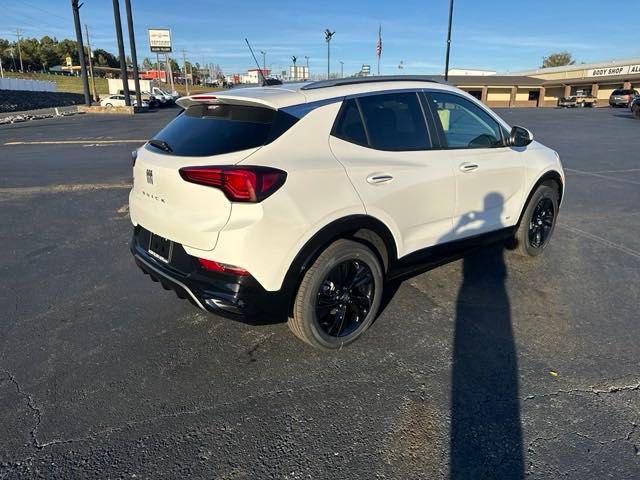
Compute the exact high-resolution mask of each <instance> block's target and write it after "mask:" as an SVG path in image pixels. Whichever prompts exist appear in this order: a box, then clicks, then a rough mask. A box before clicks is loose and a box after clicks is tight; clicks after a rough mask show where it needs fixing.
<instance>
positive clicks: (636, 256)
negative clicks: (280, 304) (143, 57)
mask: <svg viewBox="0 0 640 480" xmlns="http://www.w3.org/2000/svg"><path fill="white" fill-rule="evenodd" d="M175 113H176V110H163V111H159V112H156V113H149V114H144V115H139V116H135V117H125V116H117V115H114V116H89V115H83V116H73V117H68V118H63V119H50V120H41V121H34V122H28V123H20V124H15V125H8V126H3V127H0V168H1V170H2V174H1V175H0V223H1V225H2V228H1V229H0V243H1V244H2V246H3V248H2V249H0V278H1V280H0V311H1V312H3V314H2V317H1V318H0V332H1V335H0V478H2V479H4V478H7V479H8V478H32V477H46V478H125V477H126V478H149V479H151V478H153V479H158V478H188V477H193V478H210V479H214V478H215V479H244V478H247V479H249V478H251V479H253V478H286V479H303V478H305V479H306V478H309V479H323V478H327V479H336V478H350V479H353V478H363V479H372V478H398V479H413V478H415V479H418V478H420V479H438V478H454V479H476V478H499V479H517V478H523V477H524V476H526V477H527V478H533V479H558V478H569V479H603V478H614V479H631V478H640V428H639V426H638V425H639V424H640V370H639V358H640V357H639V351H640V349H639V345H640V331H639V329H638V319H639V317H638V312H639V310H640V208H639V205H640V153H639V152H638V149H637V147H636V142H635V139H636V138H637V136H638V133H639V132H640V121H635V120H633V119H632V118H631V116H630V114H629V113H628V111H627V110H611V109H607V108H604V109H597V110H591V109H580V110H556V109H540V110H536V109H514V110H502V111H500V112H499V113H500V114H501V115H502V116H503V117H504V118H505V119H506V120H507V121H508V122H510V123H511V124H519V125H523V126H525V127H528V128H530V129H531V130H532V131H533V132H534V135H535V136H536V139H538V140H540V141H542V142H543V143H545V144H547V145H548V146H550V147H553V148H555V149H556V150H558V152H559V153H560V155H561V157H562V159H563V162H564V165H565V167H566V173H567V189H566V196H565V201H564V206H563V210H562V211H561V215H560V218H559V225H558V228H557V229H556V232H555V234H554V238H553V240H552V243H551V245H550V247H549V249H548V250H547V252H546V254H545V255H544V257H543V258H540V259H537V260H534V261H526V260H521V259H519V258H517V257H514V256H513V255H512V254H510V252H503V251H502V250H501V249H489V250H487V251H485V252H481V253H476V254H474V255H471V256H469V257H467V258H465V259H463V260H459V261H456V262H453V263H450V264H447V265H445V266H443V267H440V268H437V269H434V270H431V271H429V272H427V273H424V274H422V275H420V276H417V277H414V278H412V279H409V280H407V281H405V282H404V283H402V284H401V285H399V286H398V287H397V291H395V294H394V295H393V296H392V297H391V299H390V301H389V304H388V306H387V307H386V309H385V310H384V312H383V313H382V315H381V316H380V318H379V319H378V320H377V321H376V323H375V324H374V325H373V327H372V328H371V329H370V330H369V332H368V333H367V334H366V335H365V336H364V338H362V339H361V340H360V341H358V342H357V343H355V344H353V345H352V346H350V347H349V348H347V349H345V350H342V351H339V352H333V353H326V352H320V351H316V350H313V349H312V348H310V347H308V346H306V345H305V344H303V343H301V342H300V341H298V340H296V339H295V338H294V337H293V336H292V335H291V334H290V333H289V331H288V329H287V326H286V325H285V324H276V325H266V326H249V325H244V324H240V323H235V322H231V321H229V320H225V319H222V318H219V317H216V316H213V315H209V314H205V313H203V312H200V311H198V310H197V309H195V308H194V307H193V306H191V305H190V304H189V303H187V302H185V301H180V300H178V299H177V298H176V296H175V295H174V294H173V293H172V292H166V291H164V290H162V289H161V288H160V287H159V286H158V284H155V283H152V282H151V281H149V279H148V277H145V276H144V275H142V274H141V273H140V272H139V271H138V270H137V268H136V267H135V265H134V263H133V261H132V259H131V256H130V254H129V251H128V242H129V238H130V234H131V225H130V221H129V218H128V215H127V195H128V185H129V182H130V151H131V150H132V149H133V148H135V147H136V146H137V145H139V144H140V143H141V142H142V141H143V140H144V139H146V138H149V137H150V136H151V135H152V134H153V133H155V132H156V131H157V130H159V129H160V128H161V127H162V126H163V125H164V124H165V123H166V122H167V121H168V120H169V119H170V118H171V117H172V116H173V115H175ZM39 142H76V143H39Z"/></svg>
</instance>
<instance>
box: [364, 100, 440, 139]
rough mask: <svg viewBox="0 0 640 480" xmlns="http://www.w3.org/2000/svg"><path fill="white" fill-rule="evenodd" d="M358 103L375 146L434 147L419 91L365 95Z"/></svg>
mask: <svg viewBox="0 0 640 480" xmlns="http://www.w3.org/2000/svg"><path fill="white" fill-rule="evenodd" d="M358 103H359V105H360V109H361V110H362V116H363V117H364V122H365V128H366V132H367V134H368V136H369V144H370V146H371V148H375V149H378V150H393V151H402V150H426V149H429V148H431V143H430V141H429V134H428V133H427V125H426V123H425V119H424V114H423V112H422V107H421V106H420V101H419V99H418V95H417V94H416V93H415V92H406V93H389V94H383V95H369V96H363V97H360V98H358Z"/></svg>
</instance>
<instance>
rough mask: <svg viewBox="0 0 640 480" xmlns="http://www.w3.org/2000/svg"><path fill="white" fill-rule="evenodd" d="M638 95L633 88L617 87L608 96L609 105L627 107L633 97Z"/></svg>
mask: <svg viewBox="0 0 640 480" xmlns="http://www.w3.org/2000/svg"><path fill="white" fill-rule="evenodd" d="M637 95H638V91H637V90H635V89H618V90H614V91H613V92H611V96H610V97H609V106H611V107H629V106H630V105H631V102H632V101H633V99H634V97H636V96H637Z"/></svg>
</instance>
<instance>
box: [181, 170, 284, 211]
mask: <svg viewBox="0 0 640 480" xmlns="http://www.w3.org/2000/svg"><path fill="white" fill-rule="evenodd" d="M180 176H181V177H182V178H183V179H184V180H186V181H187V182H191V183H197V184H198V185H206V186H208V187H214V188H218V189H220V190H222V191H223V192H224V194H225V195H226V197H227V198H228V199H229V200H231V201H232V202H250V203H256V202H261V201H262V200H264V199H265V198H267V197H268V196H269V195H271V194H273V193H274V192H275V191H276V190H278V189H279V188H280V187H281V186H282V185H283V184H284V181H285V180H286V178H287V173H286V172H283V171H282V170H277V169H275V168H268V167H241V168H240V167H184V168H181V169H180Z"/></svg>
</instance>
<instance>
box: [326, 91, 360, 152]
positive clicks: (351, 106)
mask: <svg viewBox="0 0 640 480" xmlns="http://www.w3.org/2000/svg"><path fill="white" fill-rule="evenodd" d="M333 135H334V136H336V137H338V138H341V139H343V140H346V141H347V142H351V143H357V144H358V145H365V146H366V145H367V134H366V133H365V131H364V124H363V123H362V117H361V116H360V110H358V105H357V104H356V101H355V100H354V99H350V100H346V101H345V103H344V105H343V107H342V110H341V111H340V117H339V118H338V121H337V122H336V126H335V128H334V131H333Z"/></svg>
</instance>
